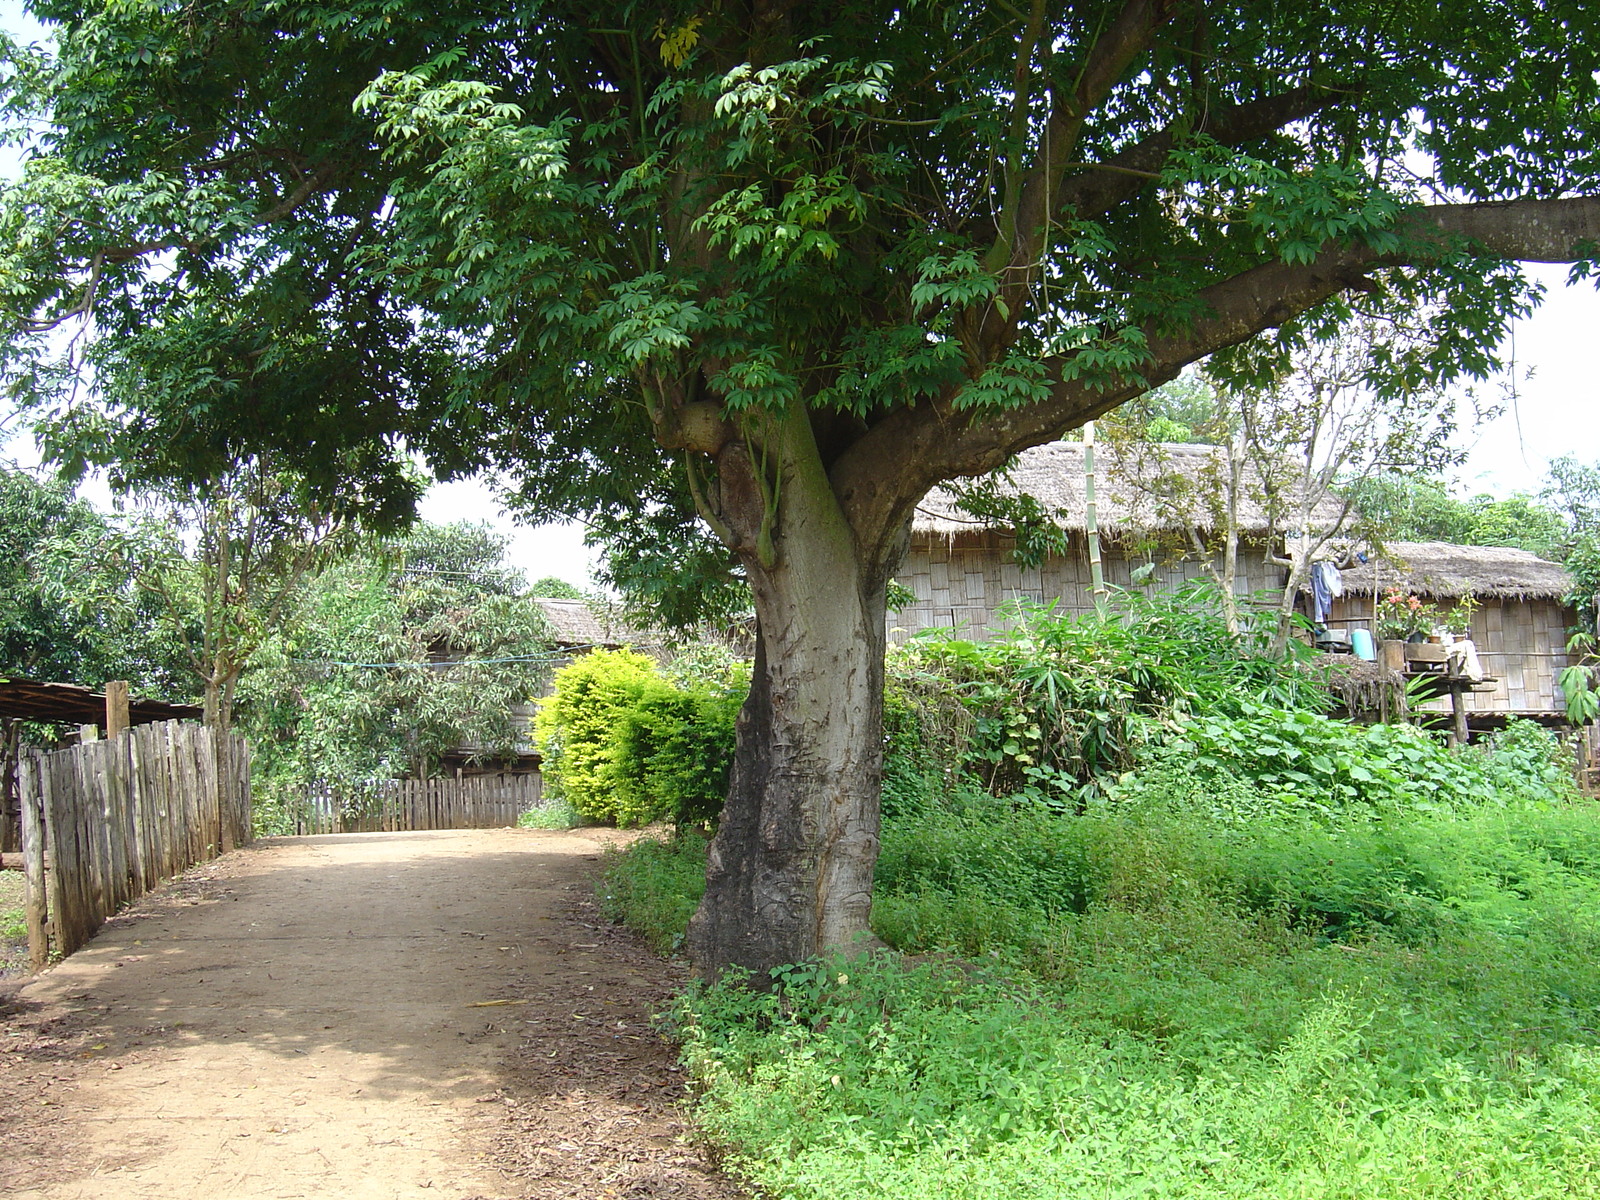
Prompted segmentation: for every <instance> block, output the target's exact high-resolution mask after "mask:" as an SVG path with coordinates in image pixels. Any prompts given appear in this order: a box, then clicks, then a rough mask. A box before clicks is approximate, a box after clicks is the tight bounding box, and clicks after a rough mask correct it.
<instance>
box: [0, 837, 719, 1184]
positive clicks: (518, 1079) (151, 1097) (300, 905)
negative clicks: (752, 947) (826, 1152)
mask: <svg viewBox="0 0 1600 1200" xmlns="http://www.w3.org/2000/svg"><path fill="white" fill-rule="evenodd" d="M599 836H603V835H592V834H589V833H587V832H584V831H579V832H573V833H545V832H539V831H534V830H485V831H460V832H438V833H410V834H358V835H345V836H340V837H323V838H303V839H282V840H276V841H267V842H263V843H260V844H259V845H257V846H255V847H251V848H249V849H246V850H242V851H238V852H235V853H234V854H232V855H229V856H228V857H226V858H224V859H221V860H218V862H217V863H215V864H211V865H209V866H207V867H203V868H199V869H197V870H196V871H195V872H192V873H191V874H190V876H189V877H188V878H186V879H185V880H184V881H181V882H180V883H179V884H178V885H177V886H175V887H173V888H169V889H167V890H165V891H163V892H161V893H158V894H156V895H155V896H152V897H149V898H147V899H146V900H145V901H143V902H141V904H140V905H139V906H138V907H136V908H135V909H134V910H133V911H132V912H130V913H129V914H126V915H124V916H121V917H118V918H117V919H116V920H115V921H113V922H112V923H110V924H109V925H108V926H107V927H106V928H105V929H103V930H102V931H101V933H100V935H99V936H98V937H96V939H95V940H94V942H92V943H91V944H90V945H89V946H88V947H87V948H85V949H84V950H82V951H80V952H79V953H78V954H75V955H73V956H72V958H70V959H69V960H67V961H66V962H64V963H62V964H61V965H59V966H57V967H56V968H55V969H53V970H51V971H49V972H48V973H46V974H45V975H43V976H41V977H39V978H38V979H36V980H34V981H33V982H31V983H29V984H28V985H26V986H25V987H23V988H22V989H21V990H20V992H19V993H18V994H17V995H16V996H15V997H13V998H12V1000H11V1002H10V1003H11V1012H10V1013H9V1015H8V1016H7V1017H6V1020H5V1024H4V1025H0V1120H3V1121H4V1124H3V1126H0V1193H4V1194H7V1195H11V1196H16V1197H22V1198H26V1200H65V1198H67V1197H72V1198H75V1200H76V1198H80V1197H81V1198H85V1200H88V1198H98V1197H106V1198H108V1200H110V1198H113V1197H115V1198H116V1200H145V1198H151V1200H154V1198H155V1197H161V1198H162V1200H190V1198H196V1200H198V1198H200V1197H205V1198H207V1200H211V1198H214V1197H228V1198H232V1197H243V1198H255V1197H274V1198H277V1197H311V1198H317V1197H332V1198H337V1200H369V1198H370V1200H380V1198H381V1200H391V1198H400V1197H404V1198H407V1200H409V1198H412V1197H416V1198H424V1197H425V1198H427V1200H468V1198H474V1200H478V1198H481V1200H509V1198H512V1197H568V1196H570V1197H580V1196H581V1197H604V1196H608V1195H609V1196H619V1197H621V1196H640V1197H643V1196H650V1197H719V1198H720V1197H731V1196H735V1195H737V1194H738V1193H737V1191H736V1190H735V1189H734V1188H733V1187H732V1185H730V1184H729V1183H728V1182H727V1181H726V1180H724V1179H722V1178H720V1177H719V1176H718V1175H716V1173H715V1172H714V1171H712V1170H710V1169H709V1168H708V1167H707V1166H706V1165H705V1163H704V1162H703V1161H702V1160H701V1158H700V1156H699V1155H698V1153H697V1152H696V1151H695V1150H694V1149H693V1148H692V1146H690V1145H689V1144H688V1143H687V1142H686V1140H685V1129H684V1127H683V1125H682V1123H681V1119H680V1116H679V1114H678V1111H677V1109H676V1107H675V1102H676V1101H677V1100H678V1099H679V1098H680V1097H681V1094H682V1083H681V1079H680V1076H679V1075H678V1073H677V1071H676V1068H675V1066H674V1064H673V1063H672V1059H671V1054H670V1051H669V1049H668V1048H667V1047H666V1046H664V1045H663V1044H662V1043H661V1042H660V1040H659V1039H658V1038H657V1037H656V1035H655V1034H654V1033H653V1032H652V1031H651V1028H650V1025H649V1019H650V1015H651V1014H652V1013H653V1012H654V1011H657V1010H658V1009H659V1007H660V1006H661V1004H662V1003H663V1001H664V999H665V997H666V995H667V993H668V992H669V991H670V989H671V987H672V986H673V985H674V984H675V983H676V982H678V980H677V979H676V978H675V976H674V974H673V972H674V970H675V968H673V967H671V966H669V965H667V964H663V963H661V962H660V961H659V960H657V959H655V958H653V957H652V956H650V955H648V954H647V953H645V952H643V951H642V950H641V949H640V948H639V947H638V946H636V945H635V944H634V943H633V942H632V941H631V939H629V938H628V937H627V935H625V934H623V933H621V932H620V931H617V930H615V929H612V928H611V927H610V926H608V925H607V924H606V923H605V922H603V921H601V920H600V919H599V918H598V916H597V915H596V914H595V912H594V909H593V906H592V904H591V903H590V901H589V900H588V894H589V887H590V885H589V882H588V876H589V874H590V873H591V872H592V870H593V860H594V859H595V858H596V857H597V856H598V855H599V853H600V851H601V848H602V847H601V845H600V843H599V841H598V840H597V839H598V837H599ZM7 1043H9V1044H7Z"/></svg>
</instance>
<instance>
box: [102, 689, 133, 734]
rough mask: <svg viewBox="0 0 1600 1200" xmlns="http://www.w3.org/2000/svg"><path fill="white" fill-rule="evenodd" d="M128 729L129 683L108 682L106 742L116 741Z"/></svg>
mask: <svg viewBox="0 0 1600 1200" xmlns="http://www.w3.org/2000/svg"><path fill="white" fill-rule="evenodd" d="M127 728H128V681H127V680H126V679H112V680H108V681H107V682H106V740H107V741H116V739H117V738H118V737H119V736H120V735H121V734H123V733H125V732H126V731H127Z"/></svg>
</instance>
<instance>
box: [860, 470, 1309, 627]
mask: <svg viewBox="0 0 1600 1200" xmlns="http://www.w3.org/2000/svg"><path fill="white" fill-rule="evenodd" d="M1149 449H1150V451H1151V453H1149V454H1147V455H1141V456H1139V457H1137V458H1136V457H1135V456H1134V454H1133V453H1132V452H1127V453H1119V451H1118V450H1117V449H1116V448H1115V447H1112V446H1106V445H1102V446H1099V447H1097V448H1096V451H1095V464H1096V473H1095V475H1096V477H1095V508H1096V515H1097V519H1096V524H1097V525H1098V527H1099V530H1100V543H1101V549H1100V554H1101V561H1102V565H1103V568H1104V572H1105V579H1106V582H1107V583H1108V584H1110V585H1111V586H1113V587H1122V588H1128V587H1132V586H1134V582H1133V576H1132V572H1133V571H1134V570H1136V569H1138V568H1140V567H1146V566H1153V570H1152V571H1151V573H1150V575H1149V577H1148V578H1147V579H1146V580H1145V586H1147V587H1151V588H1154V589H1156V590H1169V591H1170V590H1173V589H1176V588H1177V587H1179V586H1181V585H1182V584H1184V583H1186V582H1188V581H1189V580H1191V579H1195V578H1197V577H1199V576H1202V575H1204V574H1206V569H1205V565H1204V564H1205V561H1206V560H1209V561H1211V562H1213V563H1216V564H1217V565H1219V566H1220V563H1221V555H1220V554H1217V553H1210V552H1207V551H1203V550H1201V549H1197V548H1196V547H1195V546H1194V545H1193V535H1195V534H1198V535H1199V536H1200V538H1201V539H1202V541H1210V540H1214V535H1215V534H1216V533H1217V531H1218V529H1219V526H1220V525H1221V521H1220V519H1219V515H1218V514H1217V513H1216V512H1215V511H1213V508H1212V503H1213V500H1214V497H1215V495H1216V491H1217V489H1216V487H1215V485H1214V483H1213V482H1212V478H1211V477H1212V475H1213V473H1214V472H1215V471H1217V470H1218V469H1221V451H1220V450H1219V448H1218V447H1215V446H1200V445H1187V444H1178V443H1166V444H1162V445H1159V446H1156V447H1153V448H1149ZM1012 476H1013V478H1014V479H1015V480H1016V483H1017V487H1016V489H1012V490H1015V491H1021V492H1024V493H1026V494H1028V495H1030V496H1033V497H1034V498H1035V499H1037V500H1038V501H1040V503H1041V504H1043V505H1045V506H1046V507H1048V508H1049V509H1051V510H1053V511H1054V512H1055V513H1056V520H1057V522H1058V524H1059V525H1060V527H1061V529H1062V530H1063V531H1064V532H1065V533H1066V535H1067V544H1068V549H1067V553H1066V554H1065V555H1064V556H1062V555H1056V556H1052V557H1051V558H1050V559H1048V560H1047V561H1046V562H1044V563H1043V564H1041V565H1040V566H1038V567H1022V566H1019V565H1018V564H1017V563H1016V561H1015V560H1014V559H1013V558H1012V554H1011V551H1012V547H1013V545H1014V542H1013V539H1012V538H1011V537H1010V536H1009V535H1008V534H1007V533H1006V532H1005V530H1003V529H1000V528H996V527H995V526H994V525H993V524H992V523H989V522H985V521H981V520H977V519H975V518H973V517H971V516H969V515H968V514H966V513H965V512H963V511H962V510H961V509H959V508H958V507H957V506H956V503H955V498H954V497H953V496H952V495H951V494H950V493H949V492H948V491H946V490H945V489H943V488H936V489H934V490H933V491H932V492H930V493H929V494H928V496H927V498H926V499H924V500H923V502H922V503H921V504H920V505H918V507H917V512H916V516H915V518H914V520H913V523H912V528H911V549H910V552H909V553H908V554H907V556H906V560H905V564H904V565H903V566H902V567H901V569H900V571H899V572H898V573H897V575H896V579H898V580H899V582H900V583H902V584H903V585H905V586H906V587H908V588H910V589H911V592H912V594H913V595H914V596H915V597H916V600H915V602H914V603H913V604H910V605H907V606H906V607H904V608H902V609H901V610H900V611H899V612H898V613H890V614H889V625H890V628H891V631H893V632H892V633H891V636H894V637H897V638H903V637H904V636H906V635H908V634H910V633H914V632H915V631H917V630H919V629H926V628H928V627H930V626H937V627H940V628H967V629H970V630H972V631H973V632H974V633H977V632H979V631H981V630H983V629H985V628H994V627H996V625H997V623H998V617H997V610H998V609H999V608H1000V606H1001V605H1002V604H1003V603H1005V602H1006V601H1008V600H1015V599H1018V598H1022V599H1027V600H1033V601H1037V602H1041V603H1043V602H1048V601H1051V600H1054V601H1056V602H1057V606H1058V611H1060V612H1062V613H1065V614H1073V613H1085V612H1091V611H1093V609H1094V598H1093V595H1092V594H1091V591H1090V584H1089V552H1088V539H1087V537H1086V528H1085V526H1086V519H1087V507H1088V506H1087V501H1086V497H1085V487H1084V447H1083V444H1082V443H1081V442H1054V443H1051V444H1050V445H1046V446H1038V447H1035V448H1034V449H1032V450H1028V451H1025V452H1024V453H1023V454H1022V455H1020V456H1019V458H1018V461H1017V464H1016V466H1015V468H1014V469H1013V471H1012ZM1240 490H1241V492H1242V493H1243V499H1242V502H1241V505H1240V511H1239V525H1240V533H1241V538H1240V541H1241V545H1240V550H1239V566H1238V574H1237V576H1236V578H1235V582H1234V591H1235V592H1236V593H1237V594H1238V595H1240V596H1242V597H1243V596H1250V595H1254V594H1256V593H1258V592H1263V591H1268V590H1274V591H1276V590H1279V589H1281V588H1282V587H1283V585H1284V580H1285V572H1284V569H1283V568H1282V567H1280V566H1276V565H1274V564H1273V563H1272V562H1271V561H1270V559H1272V558H1274V557H1278V556H1280V555H1281V554H1282V550H1283V531H1282V530H1281V529H1278V528H1275V526H1274V524H1273V522H1272V521H1271V520H1270V519H1269V517H1268V514H1267V511H1266V509H1265V508H1264V507H1263V506H1262V504H1260V503H1259V502H1257V501H1256V500H1254V499H1252V498H1251V496H1252V494H1253V493H1254V492H1256V491H1258V490H1259V485H1258V483H1257V482H1256V481H1254V480H1253V478H1252V477H1247V478H1246V479H1245V480H1244V485H1243V487H1242V488H1241V489H1240ZM1340 515H1341V506H1340V504H1339V503H1338V502H1337V501H1335V500H1331V499H1329V500H1325V501H1323V502H1322V503H1321V504H1319V505H1318V506H1317V507H1316V509H1315V510H1314V512H1313V522H1314V523H1315V524H1316V525H1317V527H1318V528H1322V529H1331V528H1333V527H1334V525H1335V524H1336V523H1337V521H1338V520H1339V517H1340Z"/></svg>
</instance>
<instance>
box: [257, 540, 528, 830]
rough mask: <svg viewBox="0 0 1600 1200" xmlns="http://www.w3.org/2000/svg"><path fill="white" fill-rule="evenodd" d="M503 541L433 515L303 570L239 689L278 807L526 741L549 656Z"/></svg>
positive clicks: (509, 751)
mask: <svg viewBox="0 0 1600 1200" xmlns="http://www.w3.org/2000/svg"><path fill="white" fill-rule="evenodd" d="M507 542H508V539H507V538H505V537H504V536H503V535H501V534H497V533H495V532H494V531H492V530H490V529H489V528H488V527H486V526H481V525H472V524H468V523H458V524H454V525H428V524H424V525H421V526H419V527H418V528H417V529H415V530H414V531H412V532H411V533H409V534H407V535H405V536H404V537H398V538H393V539H389V540H386V541H383V542H380V543H377V544H375V545H373V546H371V547H369V548H368V549H366V550H364V551H361V552H357V553H350V554H346V555H343V556H340V557H338V558H336V559H334V560H332V561H330V562H328V563H327V564H326V565H324V566H322V567H321V568H320V569H319V570H317V571H315V572H314V573H313V574H311V575H310V576H308V577H307V578H306V579H305V580H304V582H303V584H302V586H301V587H300V588H299V589H298V591H297V593H296V597H295V603H294V605H292V606H291V607H290V609H289V611H288V613H287V614H286V616H287V620H286V622H285V627H284V628H283V629H282V630H280V631H277V632H275V633H274V634H273V635H272V636H270V637H269V638H268V639H267V640H266V642H265V643H264V644H263V646H262V647H261V650H260V653H259V654H258V655H257V656H256V658H257V661H256V664H255V665H254V667H253V668H252V669H251V670H250V671H249V672H247V673H246V674H245V675H244V676H243V677H242V681H241V685H240V686H241V726H242V728H243V729H244V730H245V731H246V732H247V733H248V734H249V735H250V738H251V742H252V744H253V745H254V746H255V747H256V752H257V759H256V761H257V765H258V771H257V773H258V775H259V776H260V779H261V784H262V792H263V795H264V797H265V799H266V800H267V802H268V804H269V806H275V807H276V809H277V810H279V811H282V812H288V811H290V810H292V808H293V806H294V804H295V803H297V802H298V798H299V797H302V796H304V795H305V794H306V793H307V792H308V791H309V790H312V789H314V788H330V789H332V790H333V791H334V792H335V793H337V794H342V795H352V794H357V793H359V790H360V787H361V785H363V784H365V783H367V782H369V781H372V780H377V779H394V778H406V777H410V778H416V779H426V778H428V777H430V776H432V775H434V774H437V772H438V770H439V766H440V760H441V759H442V757H443V756H444V755H446V754H447V753H449V752H451V751H457V750H460V749H462V748H463V747H471V748H473V751H472V752H473V753H475V754H477V755H479V756H480V757H481V759H482V760H483V761H489V760H492V759H494V758H496V757H501V758H504V757H507V756H510V755H513V754H514V753H516V752H517V750H518V749H519V748H520V747H522V746H524V745H525V744H526V743H527V741H528V737H529V730H528V715H527V713H526V712H525V711H521V710H523V709H525V707H526V706H527V705H528V703H529V702H530V701H531V700H532V699H533V697H534V696H536V695H537V694H538V693H539V692H540V690H541V689H542V688H543V686H544V683H545V681H546V679H548V677H549V674H550V670H551V667H552V656H551V654H550V649H549V637H548V629H547V627H546V624H545V621H544V618H543V615H542V613H541V612H540V610H539V608H538V606H537V605H536V604H534V603H533V602H532V600H531V599H530V597H529V594H528V592H527V591H526V589H525V585H524V583H523V579H522V576H521V575H520V573H519V572H517V571H515V570H513V569H510V568H508V567H506V566H505V564H504V561H503V559H504V553H505V549H506V545H507Z"/></svg>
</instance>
